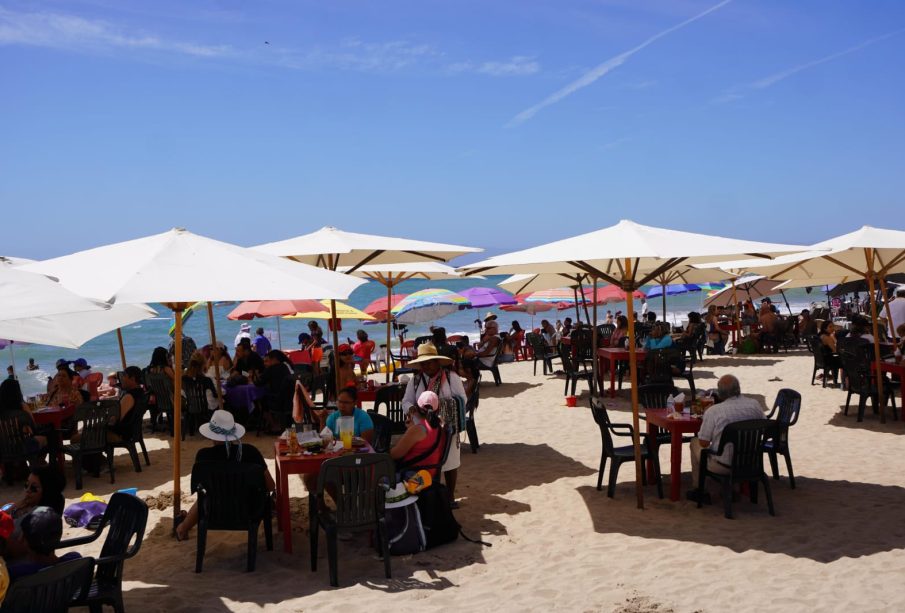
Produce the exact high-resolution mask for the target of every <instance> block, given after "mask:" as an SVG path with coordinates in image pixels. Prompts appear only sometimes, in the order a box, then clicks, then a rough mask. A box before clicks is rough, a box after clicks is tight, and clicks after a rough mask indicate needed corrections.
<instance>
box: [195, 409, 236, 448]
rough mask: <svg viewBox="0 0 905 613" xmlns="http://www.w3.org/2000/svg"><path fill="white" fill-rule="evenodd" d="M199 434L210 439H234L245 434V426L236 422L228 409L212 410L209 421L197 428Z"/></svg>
mask: <svg viewBox="0 0 905 613" xmlns="http://www.w3.org/2000/svg"><path fill="white" fill-rule="evenodd" d="M198 432H200V433H201V436H203V437H205V438H209V439H210V440H212V441H236V440H239V439H240V438H242V437H243V436H245V426H243V425H242V424H237V423H236V420H235V418H233V414H232V413H230V412H229V411H224V410H222V409H221V410H219V411H214V414H213V415H211V420H210V422H208V423H206V424H202V425H201V426H200V427H199V428H198Z"/></svg>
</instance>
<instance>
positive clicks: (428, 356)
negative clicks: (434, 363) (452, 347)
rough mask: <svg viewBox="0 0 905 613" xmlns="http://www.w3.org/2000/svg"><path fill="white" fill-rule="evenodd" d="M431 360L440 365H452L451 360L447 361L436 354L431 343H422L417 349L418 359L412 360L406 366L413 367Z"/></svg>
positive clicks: (444, 357) (435, 349)
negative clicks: (436, 361) (437, 361)
mask: <svg viewBox="0 0 905 613" xmlns="http://www.w3.org/2000/svg"><path fill="white" fill-rule="evenodd" d="M431 360H439V361H440V362H441V363H442V364H450V363H452V360H451V359H449V358H448V357H446V356H445V355H440V354H439V353H437V348H436V347H434V345H433V343H423V344H422V345H420V346H419V347H418V357H417V358H415V359H414V360H411V361H410V362H409V363H408V365H409V366H414V365H416V364H423V363H425V362H430V361H431Z"/></svg>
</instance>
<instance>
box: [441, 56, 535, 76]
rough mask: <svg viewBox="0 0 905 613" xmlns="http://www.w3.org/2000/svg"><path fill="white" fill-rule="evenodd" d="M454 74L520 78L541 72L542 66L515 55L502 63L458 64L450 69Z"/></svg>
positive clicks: (527, 57) (530, 59)
mask: <svg viewBox="0 0 905 613" xmlns="http://www.w3.org/2000/svg"><path fill="white" fill-rule="evenodd" d="M449 69H450V71H452V72H473V73H477V74H483V75H488V76H491V77H520V76H527V75H533V74H536V73H538V72H540V64H539V63H538V62H537V61H535V60H534V58H532V57H529V56H526V55H515V56H512V57H511V58H509V59H508V60H505V61H502V62H493V61H491V62H480V63H474V62H458V63H455V64H451V65H450V67H449Z"/></svg>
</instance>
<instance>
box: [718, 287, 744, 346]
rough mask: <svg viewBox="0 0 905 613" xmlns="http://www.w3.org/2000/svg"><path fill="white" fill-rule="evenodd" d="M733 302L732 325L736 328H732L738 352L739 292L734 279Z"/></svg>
mask: <svg viewBox="0 0 905 613" xmlns="http://www.w3.org/2000/svg"><path fill="white" fill-rule="evenodd" d="M732 304H733V311H732V327H733V328H734V330H732V347H733V348H734V349H735V350H736V352H737V351H738V333H739V329H738V294H737V293H736V292H735V280H734V279H733V281H732ZM717 328H719V326H717Z"/></svg>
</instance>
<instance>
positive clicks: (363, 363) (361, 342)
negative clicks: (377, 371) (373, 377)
mask: <svg viewBox="0 0 905 613" xmlns="http://www.w3.org/2000/svg"><path fill="white" fill-rule="evenodd" d="M355 338H357V339H358V340H357V341H356V342H355V343H352V339H347V340H348V341H349V344H350V345H352V353H353V354H355V361H356V362H357V363H358V368H359V371H360V372H361V374H362V375H367V374H368V371H369V370H370V368H371V354H373V353H374V349H376V347H377V345H376V344H375V343H374V341H372V340H369V339H368V333H367V332H365V331H364V330H358V331H357V332H355Z"/></svg>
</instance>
